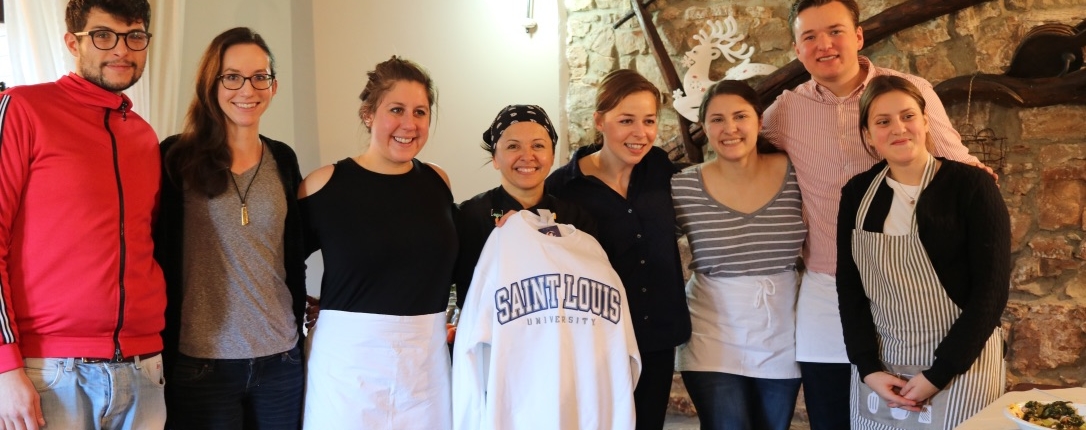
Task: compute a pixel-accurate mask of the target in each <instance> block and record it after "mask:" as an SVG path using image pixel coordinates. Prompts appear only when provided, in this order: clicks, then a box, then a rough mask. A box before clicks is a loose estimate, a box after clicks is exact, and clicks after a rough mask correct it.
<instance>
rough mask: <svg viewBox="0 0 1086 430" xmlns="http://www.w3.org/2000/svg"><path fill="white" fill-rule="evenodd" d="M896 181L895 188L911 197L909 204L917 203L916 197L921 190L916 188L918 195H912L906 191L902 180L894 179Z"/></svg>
mask: <svg viewBox="0 0 1086 430" xmlns="http://www.w3.org/2000/svg"><path fill="white" fill-rule="evenodd" d="M894 182H895V183H897V186H896V187H893V188H894V189H896V190H898V191H901V194H904V195H905V197H908V198H909V205H910V206H912V205H915V204H916V198H917V197H918V196H919V195H920V190H919V189H918V190H916V195H912V194H909V192H908V191H905V184H902V183H901V182H897V181H894Z"/></svg>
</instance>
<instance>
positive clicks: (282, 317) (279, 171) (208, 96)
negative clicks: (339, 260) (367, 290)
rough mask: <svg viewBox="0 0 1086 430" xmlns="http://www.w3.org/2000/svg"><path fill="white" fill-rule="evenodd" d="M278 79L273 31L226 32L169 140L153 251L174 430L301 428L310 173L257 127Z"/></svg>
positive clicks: (213, 48) (165, 144) (209, 54)
mask: <svg viewBox="0 0 1086 430" xmlns="http://www.w3.org/2000/svg"><path fill="white" fill-rule="evenodd" d="M277 89H278V82H276V80H275V70H274V62H273V59H272V55H271V51H270V50H269V49H268V46H267V44H266V43H265V42H264V39H263V38H261V36H260V35H259V34H257V33H254V32H253V31H252V30H250V29H248V28H244V27H239V28H234V29H231V30H227V31H226V32H224V33H222V34H220V35H218V36H217V37H215V39H214V40H212V42H211V45H210V46H209V47H208V48H207V51H205V52H204V56H203V58H202V59H201V61H200V67H199V69H198V72H197V77H196V95H195V98H194V99H193V100H192V104H191V105H190V106H189V111H188V117H187V119H186V122H185V128H184V131H183V132H182V133H181V134H180V135H175V136H171V137H169V138H167V139H166V140H165V141H163V142H162V148H161V151H162V154H163V157H164V159H163V163H162V164H163V169H164V172H163V184H162V204H161V213H160V214H159V219H158V224H157V226H156V229H155V230H156V231H155V256H156V258H158V260H159V263H160V264H161V265H162V269H163V272H164V273H165V277H166V284H167V300H168V301H167V309H166V330H165V331H163V341H164V344H165V351H163V356H164V363H165V366H166V368H165V371H166V372H167V373H166V375H167V379H168V380H169V381H170V383H169V384H167V386H166V408H167V414H168V420H169V425H170V426H172V428H175V429H196V428H216V429H241V428H254V427H255V428H261V429H297V428H298V427H299V426H300V422H301V412H302V384H303V380H304V375H303V369H302V353H301V348H300V345H301V341H302V324H303V319H304V317H303V309H304V308H305V254H304V246H303V238H302V232H303V229H302V224H301V220H300V215H299V210H298V202H297V198H296V193H297V190H298V187H299V185H300V184H301V180H302V177H301V172H300V171H299V168H298V160H297V157H296V156H295V155H294V151H293V150H291V148H290V147H289V146H287V145H286V144H284V143H282V142H279V141H276V140H272V139H269V138H267V137H264V136H262V135H260V133H259V131H260V118H261V116H262V115H263V113H264V112H265V111H266V110H267V109H268V105H269V104H270V103H271V101H272V98H273V97H274V96H275V93H276V90H277Z"/></svg>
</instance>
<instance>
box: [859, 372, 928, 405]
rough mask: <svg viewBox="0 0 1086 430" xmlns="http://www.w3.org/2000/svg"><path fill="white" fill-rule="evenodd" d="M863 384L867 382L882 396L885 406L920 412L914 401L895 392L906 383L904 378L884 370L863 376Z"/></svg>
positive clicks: (901, 388)
mask: <svg viewBox="0 0 1086 430" xmlns="http://www.w3.org/2000/svg"><path fill="white" fill-rule="evenodd" d="M864 384H867V386H868V387H871V390H873V391H874V392H875V393H876V394H878V395H879V397H882V399H883V400H885V401H886V405H887V406H889V407H891V408H901V409H905V410H908V411H913V412H920V408H919V407H918V406H917V402H916V401H914V400H911V399H907V398H905V397H902V396H900V395H898V393H897V392H898V391H900V390H903V389H904V388H905V386H906V385H907V381H905V380H904V379H901V378H898V377H897V376H894V375H891V374H889V373H886V372H875V373H872V374H870V375H867V376H865V377H864Z"/></svg>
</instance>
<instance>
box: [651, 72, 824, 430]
mask: <svg viewBox="0 0 1086 430" xmlns="http://www.w3.org/2000/svg"><path fill="white" fill-rule="evenodd" d="M698 115H699V120H700V121H701V123H702V127H703V129H704V130H705V135H706V137H707V138H708V140H709V143H710V145H711V146H712V149H713V152H714V153H715V154H716V158H714V159H713V160H711V161H709V162H706V163H704V164H701V165H698V166H694V167H692V168H690V169H687V170H686V171H683V172H682V173H679V174H677V175H675V177H674V178H672V180H671V189H672V198H673V201H674V205H675V214H676V223H677V225H678V227H679V229H680V230H681V232H682V234H685V235H686V236H687V239H688V240H689V243H690V248H691V251H692V252H693V260H692V261H691V264H690V269H691V270H692V271H693V272H694V273H693V276H692V277H691V279H690V281H689V283H687V290H686V291H687V301H688V303H689V306H690V319H691V325H692V327H693V333H692V334H691V336H690V341H689V342H688V343H686V344H685V345H683V346H681V347H680V348H679V357H678V363H679V370H681V371H682V376H683V381H684V382H685V383H686V387H687V389H688V391H689V392H690V398H691V400H693V402H694V406H695V407H697V410H698V415H699V418H700V419H701V425H702V428H705V429H724V428H729V429H732V428H737V429H767V430H769V429H773V430H787V429H788V428H789V426H790V424H791V421H792V411H793V410H794V409H795V404H796V395H797V393H798V391H799V385H800V380H799V377H800V373H799V366H798V364H797V363H796V355H795V346H796V341H795V303H796V261H797V259H798V257H799V253H800V249H801V247H802V246H803V240H804V237H805V236H806V234H807V227H806V226H805V225H804V224H803V212H802V209H801V205H800V203H801V200H800V193H799V186H798V184H797V182H796V174H795V171H794V170H793V168H792V165H791V163H790V162H789V160H788V157H787V156H786V155H785V154H783V153H780V152H777V151H776V150H775V149H774V147H773V146H772V145H770V144H769V142H767V141H765V140H764V139H761V138H760V136H759V135H758V131H759V130H760V129H761V116H762V109H761V107H760V106H759V105H758V96H757V94H756V93H755V91H754V90H753V89H752V88H751V87H750V86H749V85H747V84H746V83H744V82H741V81H721V82H719V83H717V84H715V85H713V86H712V87H711V88H710V89H709V90H708V91H707V92H706V94H705V98H704V100H703V101H702V104H701V109H700V111H699V112H698Z"/></svg>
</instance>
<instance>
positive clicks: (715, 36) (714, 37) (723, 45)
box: [672, 15, 777, 122]
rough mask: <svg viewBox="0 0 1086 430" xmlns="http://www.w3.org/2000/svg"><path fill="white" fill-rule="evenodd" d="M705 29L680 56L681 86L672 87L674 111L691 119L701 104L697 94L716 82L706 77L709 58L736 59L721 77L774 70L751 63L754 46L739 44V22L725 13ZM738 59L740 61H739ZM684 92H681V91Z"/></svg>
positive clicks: (700, 95)
mask: <svg viewBox="0 0 1086 430" xmlns="http://www.w3.org/2000/svg"><path fill="white" fill-rule="evenodd" d="M706 25H707V26H708V27H709V32H708V33H706V31H705V30H698V34H697V35H695V36H694V40H696V41H698V46H695V47H694V48H692V49H691V50H690V51H689V52H687V53H686V56H685V57H683V61H682V64H683V66H686V67H688V68H689V69H687V71H686V74H685V75H683V89H682V90H675V92H674V93H673V94H672V95H673V96H674V97H675V102H674V104H673V105H674V106H675V110H677V111H679V114H681V115H682V116H684V117H686V119H688V120H690V121H691V122H697V121H698V108H699V106H700V105H701V97H702V95H704V94H705V91H706V90H708V89H709V87H710V86H712V85H713V84H714V83H716V81H712V80H710V79H709V66H710V65H711V64H712V62H713V60H715V59H717V58H720V57H721V56H723V57H724V58H725V59H727V60H728V62H730V63H733V64H734V63H736V62H739V64H738V65H735V66H733V67H732V68H730V69H728V71H727V72H726V73H725V74H724V79H735V80H742V79H747V78H750V77H752V76H758V75H768V74H770V73H773V71H775V70H777V68H776V67H774V66H771V65H769V64H761V63H751V62H750V57H751V56H752V55H754V47H753V46H747V44H746V43H743V44H741V45H740V46H739V47H736V46H735V45H736V44H737V43H740V41H742V40H743V39H744V38H745V37H746V35H743V34H739V25H738V24H737V23H736V22H735V18H733V17H732V16H731V15H728V17H727V18H725V19H724V20H723V21H719V20H718V21H709V22H707V23H706ZM740 60H742V61H740ZM684 91H685V94H684Z"/></svg>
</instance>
